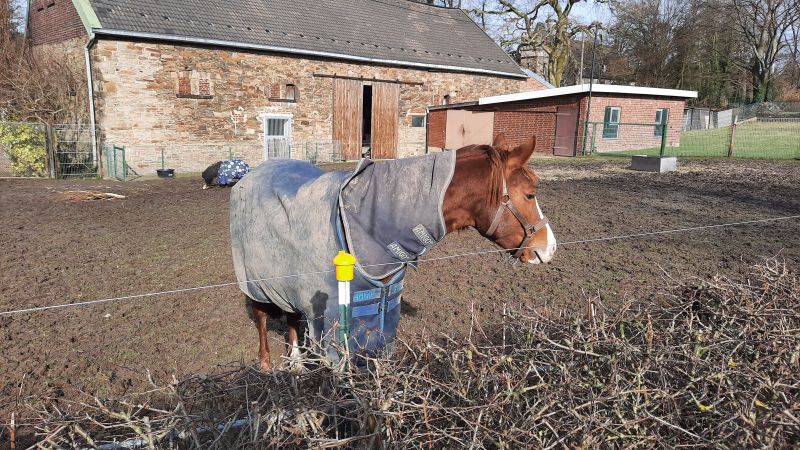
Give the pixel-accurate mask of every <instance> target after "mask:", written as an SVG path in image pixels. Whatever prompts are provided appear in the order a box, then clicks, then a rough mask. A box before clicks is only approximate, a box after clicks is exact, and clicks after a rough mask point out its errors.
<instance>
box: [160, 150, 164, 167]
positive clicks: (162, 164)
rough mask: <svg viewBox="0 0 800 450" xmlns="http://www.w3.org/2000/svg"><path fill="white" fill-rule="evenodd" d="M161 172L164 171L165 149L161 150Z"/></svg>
mask: <svg viewBox="0 0 800 450" xmlns="http://www.w3.org/2000/svg"><path fill="white" fill-rule="evenodd" d="M161 170H164V149H163V148H162V149H161Z"/></svg>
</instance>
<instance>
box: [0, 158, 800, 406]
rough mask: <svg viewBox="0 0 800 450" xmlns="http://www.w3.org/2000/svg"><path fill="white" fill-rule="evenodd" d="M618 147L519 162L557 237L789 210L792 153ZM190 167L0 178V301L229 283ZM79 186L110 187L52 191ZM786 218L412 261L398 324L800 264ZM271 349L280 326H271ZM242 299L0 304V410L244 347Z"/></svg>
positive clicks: (198, 367)
mask: <svg viewBox="0 0 800 450" xmlns="http://www.w3.org/2000/svg"><path fill="white" fill-rule="evenodd" d="M628 164H629V162H628V160H622V159H612V160H583V161H577V160H552V159H542V160H535V161H534V168H535V169H536V170H537V172H538V174H539V175H540V177H541V179H542V183H541V187H540V192H539V201H540V203H541V205H542V207H543V209H544V210H545V213H546V214H547V215H548V216H549V218H550V223H551V224H552V226H553V229H554V231H555V233H556V236H557V238H558V239H559V241H560V242H561V243H564V242H569V241H576V240H582V239H587V238H596V237H610V236H617V235H626V234H633V233H641V232H646V231H657V230H665V229H671V228H680V227H691V226H698V225H705V224H717V223H725V222H736V221H745V220H753V219H761V218H767V217H777V216H786V215H792V214H798V213H800V193H798V186H800V163H797V162H794V161H783V162H777V161H747V160H736V161H720V160H707V161H701V160H691V161H681V164H680V170H679V171H678V172H676V173H670V174H662V175H658V174H648V173H638V172H632V171H630V170H627V169H626V166H627V165H628ZM201 183H202V181H201V180H200V178H199V177H198V178H197V179H176V180H151V181H142V182H131V183H116V182H108V181H70V182H64V181H38V180H10V179H0V230H2V231H0V245H1V247H0V248H2V253H0V267H2V270H0V278H1V282H0V310H2V311H5V310H11V309H18V308H25V307H31V306H43V305H50V304H58V303H71V302H78V301H85V300H94V299H102V298H108V297H116V296H123V295H129V294H139V293H146V292H151V291H162V290H170V289H176V288H184V287H192V286H199V285H210V284H216V283H225V282H230V281H233V280H235V277H234V274H233V267H232V264H231V259H230V247H229V237H228V219H227V214H228V193H229V191H228V190H226V189H211V190H205V191H204V190H202V189H200V187H201ZM68 190H92V191H101V192H113V193H116V194H122V195H125V196H126V198H125V199H112V200H93V201H65V200H64V198H63V194H62V193H63V192H64V191H68ZM798 231H800V221H798V220H792V221H783V222H773V223H768V224H762V225H748V226H741V227H732V228H724V229H710V230H706V231H696V232H691V233H675V234H668V235H660V236H653V237H649V238H635V239H628V240H615V241H608V242H595V243H585V244H572V245H569V244H562V245H560V247H559V250H558V252H557V254H556V258H555V260H554V261H553V263H551V264H549V265H547V266H536V267H529V266H525V265H521V264H517V265H511V264H509V263H507V261H506V260H505V259H504V258H503V257H502V256H500V255H499V254H486V255H481V256H470V257H463V258H457V259H450V260H446V261H439V262H431V263H424V264H421V265H420V268H419V270H418V271H417V272H413V271H412V273H410V275H409V276H408V278H407V279H406V286H407V289H406V291H405V295H404V303H403V309H402V312H403V319H402V322H401V327H402V331H401V332H402V333H404V334H405V335H421V334H422V333H427V334H428V335H432V336H436V335H438V334H440V333H446V334H451V335H452V334H458V333H459V332H463V331H465V330H467V329H468V327H469V324H470V309H471V307H472V305H474V310H475V312H476V313H477V316H478V317H479V318H484V319H487V320H490V319H491V318H492V317H496V316H497V315H498V314H500V312H501V310H502V305H503V303H509V304H516V305H518V304H524V305H545V304H548V305H552V306H555V307H563V308H567V309H571V308H582V307H583V305H584V304H585V299H586V296H587V295H597V294H599V295H600V296H602V298H603V299H604V301H605V302H607V303H608V302H611V303H614V302H620V301H622V300H624V299H625V298H626V297H628V296H633V295H636V296H650V295H653V293H654V292H657V291H658V290H659V289H660V288H661V286H663V285H664V284H665V283H664V281H663V277H665V276H667V274H669V276H673V277H679V276H697V277H709V276H711V275H713V274H717V273H719V274H723V275H731V276H737V275H741V274H743V273H745V272H747V270H748V268H749V266H750V265H751V264H752V263H754V262H757V261H759V260H760V258H761V257H762V256H774V255H780V256H782V257H783V258H785V259H786V260H787V262H789V264H790V266H792V267H794V268H797V267H798V265H799V264H798V263H800V235H799V234H798ZM491 248H492V246H491V244H490V243H488V242H487V241H485V240H483V239H482V238H481V237H480V236H478V235H477V233H475V232H471V231H469V232H462V233H457V234H453V235H450V236H448V237H447V238H446V239H445V240H444V242H443V243H442V244H440V245H439V246H438V247H437V248H436V249H435V251H434V252H432V254H431V255H430V256H431V257H436V256H443V255H448V254H456V253H462V252H468V251H474V250H487V249H491ZM272 327H273V330H275V329H276V328H277V331H272V332H271V336H272V338H271V344H272V345H273V354H274V355H276V357H277V355H278V354H279V353H280V351H278V350H279V349H281V348H282V347H280V346H281V345H282V342H283V337H282V336H281V334H280V331H281V330H282V329H283V327H282V326H280V325H279V324H278V322H274V321H273V323H272ZM256 343H257V341H256V330H255V328H254V326H253V325H252V323H251V322H250V321H249V319H248V317H247V313H246V310H245V308H244V301H243V296H242V295H241V294H240V293H239V291H238V289H237V288H236V287H224V288H216V289H209V290H203V291H193V292H188V293H182V294H175V295H166V296H159V297H152V298H146V299H138V300H131V301H123V302H115V303H107V304H102V305H95V306H85V307H76V308H68V309H62V310H55V311H48V312H39V313H31V314H23V315H16V316H11V317H0V358H2V364H0V420H2V421H3V422H5V421H6V419H7V418H6V413H7V412H9V411H11V410H13V409H14V408H15V407H14V402H16V401H17V399H18V398H19V396H23V397H24V396H34V397H41V396H45V395H47V396H51V397H53V398H59V397H72V396H74V395H76V393H77V392H79V391H83V392H87V393H93V394H97V395H100V396H103V395H109V394H118V393H121V392H124V391H125V390H127V389H134V388H139V387H141V384H142V383H143V379H144V376H143V374H144V373H145V371H146V370H149V371H150V372H151V373H152V374H153V376H154V377H156V378H158V379H161V380H167V379H170V378H171V377H172V376H173V375H174V376H176V377H178V378H180V377H182V376H184V375H186V374H189V373H194V372H204V371H210V370H212V369H213V368H214V367H215V366H216V365H218V364H222V363H229V362H232V361H238V360H241V361H244V362H247V363H253V362H255V360H256V356H257V355H256V353H257V352H256V350H257V344H256Z"/></svg>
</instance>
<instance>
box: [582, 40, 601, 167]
mask: <svg viewBox="0 0 800 450" xmlns="http://www.w3.org/2000/svg"><path fill="white" fill-rule="evenodd" d="M599 31H600V29H599V28H595V29H594V44H592V70H591V74H589V100H588V101H587V102H586V118H585V119H584V120H583V149H582V150H581V153H582V154H583V156H586V133H587V132H588V131H589V117H590V114H591V111H592V86H593V85H594V55H595V51H596V49H597V35H598V33H599Z"/></svg>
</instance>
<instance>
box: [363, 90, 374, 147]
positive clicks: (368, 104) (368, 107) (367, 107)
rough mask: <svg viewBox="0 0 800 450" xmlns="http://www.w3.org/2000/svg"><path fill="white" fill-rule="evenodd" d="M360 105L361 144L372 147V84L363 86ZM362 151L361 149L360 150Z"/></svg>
mask: <svg viewBox="0 0 800 450" xmlns="http://www.w3.org/2000/svg"><path fill="white" fill-rule="evenodd" d="M361 101H362V107H361V111H362V112H361V114H362V115H361V145H362V146H363V147H367V148H371V147H372V86H364V95H363V99H362V100H361ZM362 152H363V150H362Z"/></svg>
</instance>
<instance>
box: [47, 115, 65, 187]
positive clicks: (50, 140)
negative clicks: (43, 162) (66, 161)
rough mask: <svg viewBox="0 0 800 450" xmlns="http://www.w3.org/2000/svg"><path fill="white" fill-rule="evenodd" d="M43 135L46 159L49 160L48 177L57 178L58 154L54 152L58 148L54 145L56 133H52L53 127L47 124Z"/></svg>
mask: <svg viewBox="0 0 800 450" xmlns="http://www.w3.org/2000/svg"><path fill="white" fill-rule="evenodd" d="M44 134H45V146H46V147H47V158H48V159H49V160H50V177H51V178H58V176H59V175H60V173H59V172H60V170H59V169H61V168H60V167H59V165H58V153H57V152H56V148H57V147H58V144H56V133H55V131H53V127H51V126H50V125H49V124H44Z"/></svg>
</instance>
